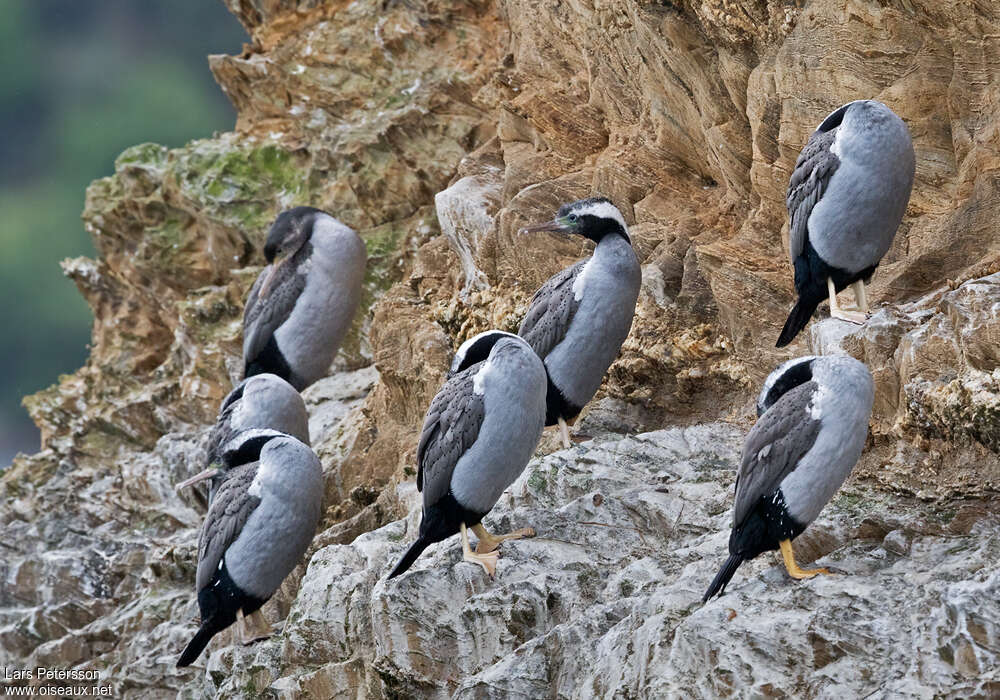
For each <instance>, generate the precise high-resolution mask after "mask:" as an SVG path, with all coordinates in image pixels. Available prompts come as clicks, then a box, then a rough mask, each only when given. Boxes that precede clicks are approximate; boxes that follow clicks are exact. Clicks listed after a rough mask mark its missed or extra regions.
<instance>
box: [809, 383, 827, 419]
mask: <svg viewBox="0 0 1000 700" xmlns="http://www.w3.org/2000/svg"><path fill="white" fill-rule="evenodd" d="M826 391H827V390H826V387H824V386H823V385H822V384H820V385H819V389H817V390H816V393H814V394H813V395H812V398H811V399H810V400H809V405H808V406H806V413H808V414H809V417H810V418H812V419H813V420H819V419H820V416H821V415H822V408H821V406H820V404H821V403H822V402H823V399H824V398H825V397H826Z"/></svg>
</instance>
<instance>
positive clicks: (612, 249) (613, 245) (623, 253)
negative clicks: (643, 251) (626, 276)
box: [592, 233, 636, 266]
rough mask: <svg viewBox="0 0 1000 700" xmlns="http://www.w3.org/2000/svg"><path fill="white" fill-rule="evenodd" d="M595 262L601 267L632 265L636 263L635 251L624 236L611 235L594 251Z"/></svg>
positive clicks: (603, 239) (602, 240)
mask: <svg viewBox="0 0 1000 700" xmlns="http://www.w3.org/2000/svg"><path fill="white" fill-rule="evenodd" d="M592 259H593V260H596V261H597V262H598V263H599V264H601V265H613V266H618V265H623V264H624V265H631V264H633V263H634V262H635V260H636V257H635V250H633V248H632V244H631V243H629V242H628V241H627V240H626V239H625V238H624V237H623V236H621V235H620V234H617V233H613V234H612V233H609V234H608V235H606V236H605V237H604V238H602V239H601V242H600V243H598V244H597V248H595V249H594V255H593V256H592Z"/></svg>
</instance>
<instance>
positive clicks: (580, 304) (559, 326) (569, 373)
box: [518, 197, 642, 425]
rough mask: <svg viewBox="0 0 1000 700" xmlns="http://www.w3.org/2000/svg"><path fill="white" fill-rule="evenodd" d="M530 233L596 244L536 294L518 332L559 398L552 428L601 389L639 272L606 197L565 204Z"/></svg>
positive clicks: (629, 314) (625, 329) (630, 311)
mask: <svg viewBox="0 0 1000 700" xmlns="http://www.w3.org/2000/svg"><path fill="white" fill-rule="evenodd" d="M532 230H535V231H543V230H545V231H555V232H561V233H575V234H578V235H582V236H585V237H587V238H589V239H590V240H593V241H595V242H596V243H597V247H596V249H595V250H594V254H593V255H592V256H591V257H590V258H587V259H584V260H581V261H579V262H577V263H575V264H574V265H572V266H570V267H569V268H567V269H565V270H562V271H561V272H559V273H557V274H556V275H554V276H553V277H551V278H550V279H549V280H548V281H547V282H546V283H545V284H544V285H542V287H541V288H539V290H538V291H537V292H536V293H535V295H534V296H533V298H532V300H531V304H530V306H529V308H528V312H527V314H525V317H524V320H523V321H522V323H521V327H520V328H519V330H518V335H520V336H521V337H522V338H524V339H525V340H527V341H528V343H529V345H531V347H532V348H533V349H534V350H535V352H536V353H538V355H539V357H541V358H542V360H543V362H544V363H545V368H546V370H547V372H548V377H549V380H550V381H551V382H552V385H553V386H554V387H555V389H557V390H558V392H559V394H561V396H559V397H556V400H553V397H552V396H550V397H549V410H548V415H547V417H546V424H548V425H551V424H553V423H555V422H556V419H557V418H565V419H569V418H573V417H574V416H575V415H576V414H577V413H579V411H580V409H582V408H583V406H584V405H586V404H587V402H588V401H590V399H591V398H593V396H594V394H595V393H596V392H597V390H598V389H599V388H600V385H601V382H602V380H603V379H604V374H605V372H607V370H608V367H610V366H611V363H612V362H614V360H615V358H616V357H617V356H618V353H619V352H620V350H621V345H622V343H623V342H624V341H625V338H626V337H627V336H628V333H629V330H630V329H631V327H632V318H633V316H634V314H635V305H636V301H637V300H638V297H639V287H640V285H641V282H642V273H641V270H640V267H639V261H638V258H637V257H636V254H635V250H634V249H633V248H632V244H631V240H630V239H629V236H628V230H627V228H626V226H625V221H624V219H623V218H622V216H621V213H620V212H619V211H618V209H617V208H616V207H615V206H614V205H613V204H612V203H611V202H610V201H608V200H607V199H604V198H602V197H595V198H590V199H585V200H580V201H577V202H572V203H570V204H566V205H564V206H563V207H561V208H560V210H559V212H558V214H557V216H556V218H555V219H554V220H553V221H551V222H547V223H545V224H541V225H537V226H532V227H528V228H526V229H525V231H532ZM550 391H551V390H550Z"/></svg>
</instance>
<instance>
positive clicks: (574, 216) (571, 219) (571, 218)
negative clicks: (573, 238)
mask: <svg viewBox="0 0 1000 700" xmlns="http://www.w3.org/2000/svg"><path fill="white" fill-rule="evenodd" d="M566 218H567V219H569V220H570V221H576V220H577V219H579V218H580V217H579V216H577V215H576V214H570V215H569V216H567V217H566Z"/></svg>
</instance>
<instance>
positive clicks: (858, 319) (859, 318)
mask: <svg viewBox="0 0 1000 700" xmlns="http://www.w3.org/2000/svg"><path fill="white" fill-rule="evenodd" d="M830 316H831V317H833V318H839V319H840V320H841V321H847V322H848V323H856V324H858V325H859V326H863V325H865V321H867V320H868V314H866V313H864V312H861V311H848V310H847V309H841V308H838V309H837V310H836V311H831V312H830Z"/></svg>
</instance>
